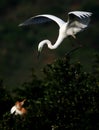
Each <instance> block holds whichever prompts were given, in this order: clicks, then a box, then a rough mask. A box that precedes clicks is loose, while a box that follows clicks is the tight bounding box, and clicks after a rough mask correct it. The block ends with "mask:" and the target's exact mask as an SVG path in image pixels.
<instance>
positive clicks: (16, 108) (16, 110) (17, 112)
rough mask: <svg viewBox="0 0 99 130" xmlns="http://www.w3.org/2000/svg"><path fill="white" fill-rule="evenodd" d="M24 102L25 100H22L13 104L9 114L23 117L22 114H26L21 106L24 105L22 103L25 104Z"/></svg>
mask: <svg viewBox="0 0 99 130" xmlns="http://www.w3.org/2000/svg"><path fill="white" fill-rule="evenodd" d="M25 100H26V99H24V100H23V101H21V102H19V101H17V102H16V103H15V105H14V106H13V107H12V108H11V110H10V113H11V114H13V113H14V114H15V115H24V114H26V113H27V110H26V109H25V108H24V107H22V106H23V104H24V102H25Z"/></svg>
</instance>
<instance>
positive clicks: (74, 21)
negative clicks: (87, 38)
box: [68, 11, 92, 29]
mask: <svg viewBox="0 0 99 130" xmlns="http://www.w3.org/2000/svg"><path fill="white" fill-rule="evenodd" d="M91 15H92V13H91V12H84V11H72V12H69V13H68V26H69V27H72V28H73V27H74V28H75V27H76V28H79V29H84V28H86V27H87V26H88V24H89V22H90V16H91Z"/></svg>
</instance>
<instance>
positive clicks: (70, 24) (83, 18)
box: [19, 11, 92, 52]
mask: <svg viewBox="0 0 99 130" xmlns="http://www.w3.org/2000/svg"><path fill="white" fill-rule="evenodd" d="M91 15H92V13H91V12H85V11H72V12H69V13H68V20H67V22H65V21H63V20H62V19H60V18H58V17H56V16H54V15H50V14H42V15H36V16H34V17H31V18H29V19H27V20H26V21H25V22H23V23H21V24H19V26H24V25H31V24H37V23H45V22H48V21H51V20H53V21H55V22H56V23H57V24H58V26H59V35H58V38H57V40H56V42H55V44H53V45H52V44H51V41H49V40H48V39H46V40H43V41H41V42H40V43H39V45H38V52H41V50H42V48H43V46H44V45H45V44H47V45H48V48H50V49H56V48H57V47H58V46H59V45H60V44H61V42H62V41H63V40H64V38H66V37H68V36H72V37H73V38H76V36H75V35H76V34H77V33H78V32H80V31H83V30H84V29H85V28H86V27H87V26H88V24H89V22H90V16H91Z"/></svg>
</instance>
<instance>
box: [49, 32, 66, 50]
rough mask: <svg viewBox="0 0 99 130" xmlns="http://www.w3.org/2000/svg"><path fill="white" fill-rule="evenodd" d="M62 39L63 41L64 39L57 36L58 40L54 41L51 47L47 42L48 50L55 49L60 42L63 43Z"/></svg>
mask: <svg viewBox="0 0 99 130" xmlns="http://www.w3.org/2000/svg"><path fill="white" fill-rule="evenodd" d="M63 39H64V37H63V36H62V35H59V36H58V39H57V40H56V42H55V44H54V45H52V44H51V42H47V45H48V48H50V49H56V48H57V47H58V46H59V45H60V44H61V42H62V41H63Z"/></svg>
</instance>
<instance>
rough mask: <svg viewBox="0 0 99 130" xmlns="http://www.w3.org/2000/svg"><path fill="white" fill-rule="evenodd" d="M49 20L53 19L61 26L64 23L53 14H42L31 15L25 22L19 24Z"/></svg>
mask: <svg viewBox="0 0 99 130" xmlns="http://www.w3.org/2000/svg"><path fill="white" fill-rule="evenodd" d="M50 21H55V22H56V23H57V24H58V25H59V27H61V26H62V24H64V23H65V22H64V21H63V20H62V19H60V18H58V17H56V16H54V15H49V14H43V15H37V16H35V17H31V18H29V19H27V20H26V21H25V22H23V23H21V24H19V26H24V25H31V24H39V23H46V22H50Z"/></svg>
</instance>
